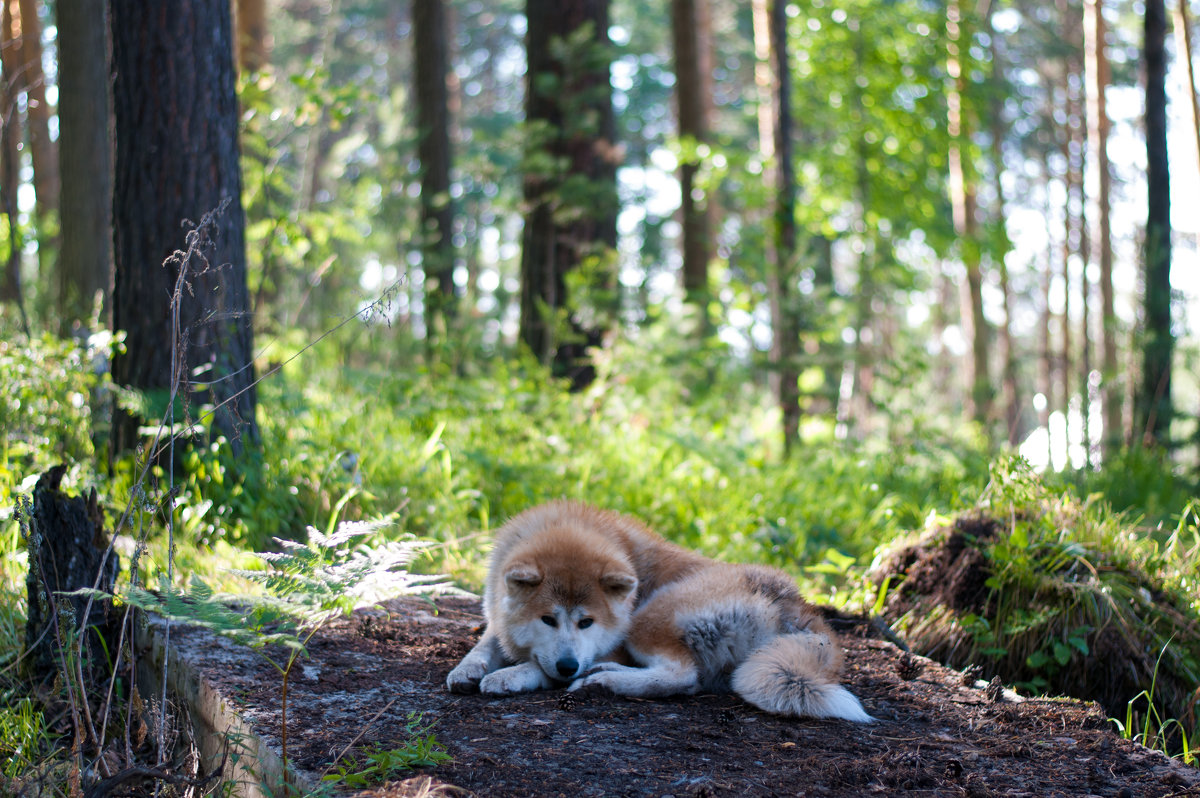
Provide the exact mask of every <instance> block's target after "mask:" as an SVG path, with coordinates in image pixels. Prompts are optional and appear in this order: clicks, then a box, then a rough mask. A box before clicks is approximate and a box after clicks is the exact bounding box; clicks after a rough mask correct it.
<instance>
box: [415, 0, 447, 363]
mask: <svg viewBox="0 0 1200 798" xmlns="http://www.w3.org/2000/svg"><path fill="white" fill-rule="evenodd" d="M412 17H413V51H414V52H413V60H414V69H413V76H414V81H415V82H416V98H417V131H418V132H417V157H418V158H419V159H420V161H421V177H420V179H421V254H422V264H423V265H424V269H425V330H426V332H425V336H426V340H427V341H428V342H429V344H430V356H431V357H432V356H433V344H434V342H436V341H437V340H438V339H439V338H445V337H446V335H447V333H448V331H449V327H450V325H451V323H452V321H453V319H454V317H455V315H456V307H455V306H456V301H455V300H456V298H455V288H454V229H453V227H454V215H455V214H454V202H453V200H452V199H451V197H450V167H451V153H450V111H449V103H448V92H447V87H446V76H447V70H448V68H449V58H448V56H447V54H446V49H447V43H448V39H447V31H446V9H445V5H444V2H443V0H414V2H413V6H412Z"/></svg>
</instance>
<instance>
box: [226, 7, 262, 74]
mask: <svg viewBox="0 0 1200 798" xmlns="http://www.w3.org/2000/svg"><path fill="white" fill-rule="evenodd" d="M234 6H235V10H236V14H237V19H236V20H235V23H236V25H237V67H238V71H240V72H242V73H245V74H253V73H255V72H259V71H261V70H262V69H263V67H265V66H266V65H267V53H268V52H269V49H268V47H267V2H266V0H234Z"/></svg>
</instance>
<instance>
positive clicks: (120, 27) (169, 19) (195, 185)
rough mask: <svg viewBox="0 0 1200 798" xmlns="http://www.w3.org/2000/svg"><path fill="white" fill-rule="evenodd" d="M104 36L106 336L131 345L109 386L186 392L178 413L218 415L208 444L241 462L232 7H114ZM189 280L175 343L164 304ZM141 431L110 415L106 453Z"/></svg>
mask: <svg viewBox="0 0 1200 798" xmlns="http://www.w3.org/2000/svg"><path fill="white" fill-rule="evenodd" d="M110 23H111V26H112V27H111V31H112V48H113V50H112V60H113V72H114V80H113V121H114V130H115V133H116V150H115V161H114V184H113V222H114V228H115V231H116V233H115V236H114V242H113V252H114V262H115V267H116V279H115V286H114V292H113V324H114V327H116V328H117V329H119V330H123V331H124V332H125V333H126V339H125V346H126V350H125V352H124V353H122V354H119V355H118V356H117V357H115V358H114V361H113V379H114V381H115V382H117V383H118V384H120V385H125V386H131V387H133V388H136V389H138V390H141V391H144V392H146V393H147V394H148V395H149V396H150V397H151V398H152V399H159V400H161V401H162V402H164V403H165V400H166V399H167V398H168V397H169V395H170V391H171V390H172V388H173V387H174V386H175V385H177V384H178V381H183V383H184V387H185V388H190V390H191V392H192V396H191V397H187V396H186V394H181V396H184V399H183V401H184V402H185V403H186V402H188V401H191V400H198V401H200V402H204V403H208V402H211V403H212V404H213V405H215V406H217V410H216V412H215V413H214V415H213V417H212V419H211V429H212V430H213V433H214V434H217V433H219V434H221V435H224V436H226V437H227V438H228V439H229V440H230V441H231V443H232V444H233V446H234V450H235V451H240V450H241V448H242V442H243V441H244V440H245V439H249V440H250V441H256V440H257V436H258V433H257V426H256V422H255V417H254V412H255V393H254V385H253V383H254V364H253V355H254V349H253V337H252V333H251V325H250V318H249V314H248V312H247V307H248V297H247V291H246V251H245V243H244V228H245V219H244V216H243V213H242V205H241V172H240V165H239V161H238V136H237V121H238V106H237V96H236V93H235V91H234V72H233V31H232V25H231V20H230V6H229V2H228V0H177V2H174V3H171V4H169V5H165V4H164V5H162V6H155V7H153V8H152V9H148V8H147V7H146V5H145V4H144V3H142V2H140V0H112V4H111V11H110ZM223 203H224V204H226V206H225V211H224V213H223V214H222V215H220V216H219V217H218V218H217V219H216V226H217V228H219V229H212V228H207V229H204V230H201V231H199V232H198V233H197V234H196V235H195V236H188V238H189V239H192V240H188V241H185V234H187V228H185V227H184V226H183V225H184V224H185V223H190V224H189V227H191V226H194V225H198V224H199V223H200V222H201V220H202V218H203V217H204V216H205V215H206V214H209V213H210V212H211V211H214V210H215V209H217V208H219V207H221V206H222V204H223ZM205 239H208V241H209V242H211V243H206V242H205ZM192 245H198V246H199V247H200V249H199V252H198V253H196V254H195V255H194V256H192V257H188V258H186V259H181V258H177V257H172V253H176V252H179V251H181V250H184V249H190V248H191V247H192ZM181 260H186V264H185V263H182V262H181ZM185 267H186V268H187V269H188V275H189V278H188V288H187V289H186V290H183V291H182V292H181V293H180V294H179V296H178V297H177V298H178V300H179V302H180V305H179V326H178V329H176V328H175V327H174V325H173V319H172V315H171V304H170V303H171V298H172V295H173V294H175V293H176V283H177V280H178V277H179V271H180V269H181V268H185ZM173 354H175V355H178V360H179V362H178V363H177V364H176V366H177V368H176V370H175V371H174V372H173V370H172V355H173ZM197 415H198V413H196V414H193V418H195V417H196V416H197ZM176 420H177V421H183V418H182V417H178V416H177V417H176ZM139 423H140V422H139V420H138V419H133V418H130V417H129V416H127V415H126V414H124V413H121V412H118V413H117V414H116V415H115V417H114V424H113V426H114V430H113V451H114V452H119V451H122V450H125V449H129V448H131V447H132V446H134V445H135V444H136V443H137V442H138V440H139V438H138V432H137V426H138V424H139Z"/></svg>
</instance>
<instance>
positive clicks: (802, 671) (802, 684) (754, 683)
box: [733, 632, 874, 723]
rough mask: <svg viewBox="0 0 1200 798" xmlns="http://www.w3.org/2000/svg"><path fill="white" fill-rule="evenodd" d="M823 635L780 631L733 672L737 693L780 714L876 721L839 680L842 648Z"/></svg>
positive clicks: (734, 689) (867, 721)
mask: <svg viewBox="0 0 1200 798" xmlns="http://www.w3.org/2000/svg"><path fill="white" fill-rule="evenodd" d="M836 645H837V644H836V643H834V642H833V641H832V640H830V638H829V637H828V636H826V635H824V634H819V633H812V632H800V633H797V634H789V635H780V636H779V637H776V638H773V639H772V640H771V641H770V642H768V643H767V644H766V645H764V646H762V647H761V648H759V649H757V650H755V651H754V652H753V653H752V654H750V656H749V657H747V658H746V661H745V662H743V663H742V664H741V665H739V666H738V668H737V670H735V671H734V672H733V691H734V692H735V693H737V694H738V695H740V696H741V697H742V698H744V699H746V700H747V701H749V702H750V703H751V704H753V705H754V706H756V707H758V708H759V709H762V710H766V711H767V712H771V713H774V714H776V715H792V716H805V717H811V718H843V719H845V720H852V721H856V722H858V723H869V722H871V721H873V720H874V718H872V717H871V716H870V715H868V714H867V712H866V710H864V709H863V707H862V704H860V703H859V701H858V699H857V698H855V697H854V695H853V694H852V693H851V692H850V691H849V690H847V689H846V688H845V687H842V686H841V685H840V684H838V681H837V677H838V671H839V669H840V666H841V661H842V657H841V651H840V649H838V648H837V647H836Z"/></svg>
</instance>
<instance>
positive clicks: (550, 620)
mask: <svg viewBox="0 0 1200 798" xmlns="http://www.w3.org/2000/svg"><path fill="white" fill-rule="evenodd" d="M542 623H544V624H546V625H547V626H558V621H557V620H555V618H554V616H553V615H543V616H542Z"/></svg>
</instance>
